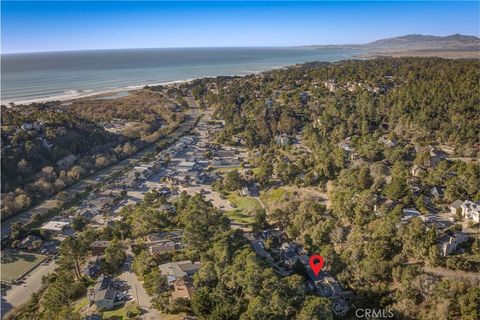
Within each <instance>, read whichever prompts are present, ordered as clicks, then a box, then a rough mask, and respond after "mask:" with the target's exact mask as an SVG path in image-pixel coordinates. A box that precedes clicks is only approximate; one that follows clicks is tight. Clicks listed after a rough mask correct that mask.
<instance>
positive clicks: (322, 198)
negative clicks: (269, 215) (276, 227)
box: [260, 186, 329, 212]
mask: <svg viewBox="0 0 480 320" xmlns="http://www.w3.org/2000/svg"><path fill="white" fill-rule="evenodd" d="M260 200H262V203H263V204H264V205H265V207H266V208H267V210H268V211H269V212H272V211H273V210H274V209H277V208H278V209H282V208H284V207H285V206H286V205H288V204H289V203H291V202H303V201H318V202H320V203H321V204H323V205H326V206H327V207H328V206H329V201H328V196H327V193H326V192H323V191H321V190H320V189H316V188H298V187H291V186H285V187H280V188H274V189H270V190H267V191H266V192H262V193H261V194H260Z"/></svg>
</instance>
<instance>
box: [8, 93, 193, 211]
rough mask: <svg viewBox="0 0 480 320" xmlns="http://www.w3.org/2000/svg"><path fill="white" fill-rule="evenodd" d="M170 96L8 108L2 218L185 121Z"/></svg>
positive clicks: (117, 159)
mask: <svg viewBox="0 0 480 320" xmlns="http://www.w3.org/2000/svg"><path fill="white" fill-rule="evenodd" d="M175 107H176V104H175V103H174V102H172V101H171V99H170V98H169V97H168V96H166V95H165V96H164V95H163V94H160V93H152V92H150V91H149V90H143V91H139V92H137V93H136V94H132V95H130V96H128V97H126V98H123V99H113V100H94V99H83V100H77V101H74V102H73V103H71V104H64V105H62V104H60V103H47V104H33V105H29V106H25V105H18V106H14V107H10V108H6V107H2V123H1V125H2V136H1V137H2V219H5V218H8V217H9V216H10V215H12V214H14V213H16V212H18V211H21V210H24V209H26V208H28V207H29V206H30V205H32V204H34V203H36V202H38V201H40V200H41V199H44V198H46V197H49V196H52V195H54V194H55V193H58V192H60V191H62V190H64V189H65V188H66V187H67V186H69V185H72V184H73V183H75V182H77V181H78V180H79V179H81V178H82V177H84V176H87V175H90V174H92V173H94V172H95V171H97V170H99V169H101V168H104V167H106V166H108V165H110V164H113V163H115V162H117V161H119V160H121V159H124V158H125V157H128V156H130V155H132V154H134V153H135V152H137V151H138V150H140V149H141V148H143V147H145V146H147V145H148V144H150V143H152V142H154V141H156V140H158V139H159V138H160V137H161V136H163V135H165V134H168V133H170V132H171V130H173V129H174V128H175V127H176V126H177V125H178V123H180V122H181V121H183V117H184V116H183V113H182V112H181V111H180V110H178V111H179V112H178V113H177V112H175V110H174V108H175Z"/></svg>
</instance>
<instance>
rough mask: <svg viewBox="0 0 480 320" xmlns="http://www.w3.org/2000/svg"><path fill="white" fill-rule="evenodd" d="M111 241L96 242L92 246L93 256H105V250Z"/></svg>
mask: <svg viewBox="0 0 480 320" xmlns="http://www.w3.org/2000/svg"><path fill="white" fill-rule="evenodd" d="M109 244H110V241H94V242H92V244H91V245H90V248H91V249H92V255H94V256H101V255H104V254H105V249H107V247H108V246H109Z"/></svg>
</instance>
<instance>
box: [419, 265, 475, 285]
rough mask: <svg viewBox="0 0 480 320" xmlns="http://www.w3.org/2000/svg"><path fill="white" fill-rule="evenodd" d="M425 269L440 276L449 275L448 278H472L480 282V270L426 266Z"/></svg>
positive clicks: (471, 279)
mask: <svg viewBox="0 0 480 320" xmlns="http://www.w3.org/2000/svg"><path fill="white" fill-rule="evenodd" d="M423 270H424V271H425V272H428V273H433V274H436V275H438V276H440V277H447V278H452V279H457V280H470V281H475V282H477V283H479V284H480V272H466V271H456V270H448V269H444V268H431V267H424V268H423Z"/></svg>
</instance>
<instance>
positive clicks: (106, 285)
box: [88, 275, 118, 310]
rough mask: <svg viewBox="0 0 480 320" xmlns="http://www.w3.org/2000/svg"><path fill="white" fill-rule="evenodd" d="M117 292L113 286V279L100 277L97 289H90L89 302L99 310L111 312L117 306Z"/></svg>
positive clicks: (96, 285)
mask: <svg viewBox="0 0 480 320" xmlns="http://www.w3.org/2000/svg"><path fill="white" fill-rule="evenodd" d="M116 296H117V291H116V290H115V288H114V287H113V285H112V278H111V277H109V276H105V275H101V276H100V277H98V279H97V282H96V284H95V287H94V288H93V289H90V292H89V295H88V300H89V301H90V303H93V304H95V305H96V306H97V308H98V309H103V310H111V309H113V307H114V306H115V304H116V302H118V301H116Z"/></svg>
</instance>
